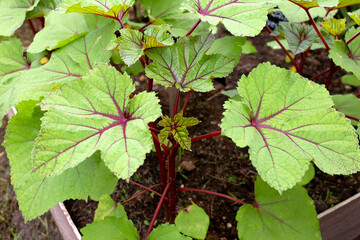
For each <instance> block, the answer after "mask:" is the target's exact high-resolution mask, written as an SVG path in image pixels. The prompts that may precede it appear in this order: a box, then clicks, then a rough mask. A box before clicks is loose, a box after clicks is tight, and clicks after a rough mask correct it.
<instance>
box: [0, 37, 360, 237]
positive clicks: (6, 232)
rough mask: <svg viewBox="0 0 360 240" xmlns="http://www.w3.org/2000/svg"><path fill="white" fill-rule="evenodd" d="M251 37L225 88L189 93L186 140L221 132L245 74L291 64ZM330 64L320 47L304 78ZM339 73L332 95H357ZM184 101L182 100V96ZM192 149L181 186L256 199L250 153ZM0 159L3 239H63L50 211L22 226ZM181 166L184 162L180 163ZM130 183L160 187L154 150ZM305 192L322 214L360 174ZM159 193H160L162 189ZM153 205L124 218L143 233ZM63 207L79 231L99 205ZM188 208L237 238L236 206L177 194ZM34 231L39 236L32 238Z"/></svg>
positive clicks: (232, 148) (202, 144) (359, 183)
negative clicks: (251, 50) (190, 122)
mask: <svg viewBox="0 0 360 240" xmlns="http://www.w3.org/2000/svg"><path fill="white" fill-rule="evenodd" d="M249 39H250V41H251V42H252V44H253V45H255V47H256V48H257V50H258V52H257V53H255V54H249V55H243V56H242V57H241V60H240V63H239V64H238V65H237V67H236V69H235V70H234V72H233V73H232V74H231V75H230V76H228V77H227V78H226V86H224V85H222V84H221V83H218V82H216V81H215V84H214V86H215V90H213V91H210V92H207V93H197V92H193V93H192V94H191V97H190V101H189V103H188V107H187V108H186V111H185V113H184V116H185V117H197V118H198V119H199V120H200V121H201V123H200V124H198V125H197V126H194V127H191V128H189V132H190V136H192V137H193V136H199V135H202V134H206V133H210V132H215V131H219V130H220V127H219V126H220V123H221V118H222V113H223V112H224V109H223V104H224V102H225V101H226V100H227V99H228V97H226V96H224V95H222V94H221V93H220V92H221V91H222V90H227V89H234V88H236V86H237V81H238V79H239V78H240V77H241V75H242V74H248V73H249V71H251V69H253V68H254V67H256V66H257V65H258V63H260V62H265V61H270V62H271V63H272V64H275V65H278V66H281V67H285V68H288V69H289V68H290V67H291V65H290V64H288V63H286V62H285V54H284V53H283V52H282V51H281V50H273V49H271V48H269V47H267V46H266V42H268V41H271V40H272V38H271V37H270V36H269V34H268V33H267V32H264V31H263V32H262V33H261V34H260V35H259V36H257V37H255V38H249ZM323 63H325V65H324V64H323ZM328 66H329V60H328V58H327V53H326V52H325V51H324V50H316V51H311V52H310V53H309V57H308V58H307V61H306V63H305V68H304V71H303V75H304V76H305V77H308V78H311V77H313V76H314V75H316V74H317V73H320V72H322V71H323V70H325V69H326V68H327V67H328ZM343 74H344V72H341V71H339V72H338V73H337V74H336V75H335V78H334V81H333V82H332V87H331V89H330V92H331V93H332V94H335V93H343V94H344V93H349V92H355V91H359V89H355V88H351V87H347V88H345V87H344V86H343V85H341V84H340V83H341V81H340V76H341V75H343ZM133 79H134V82H135V83H136V85H137V91H144V90H145V88H146V78H145V77H144V75H139V76H135V77H133ZM324 81H325V77H322V78H319V79H317V82H318V83H324ZM154 89H155V90H156V91H157V92H158V96H159V98H160V99H161V104H163V105H162V110H163V114H164V115H168V114H169V106H168V105H167V103H168V91H166V90H165V89H164V88H163V87H161V86H159V85H156V84H155V85H154ZM182 97H183V98H184V97H185V94H183V95H182ZM182 100H184V99H182ZM181 102H182V101H181ZM5 126H6V121H5V122H4V124H3V127H2V130H1V137H2V138H3V134H4V127H5ZM191 148H192V151H184V152H183V155H182V157H181V159H177V161H178V166H181V162H183V161H186V163H187V164H185V165H190V166H191V167H194V169H193V170H191V171H187V170H185V169H183V168H181V167H179V168H178V174H177V182H178V187H180V186H185V187H189V188H199V189H206V190H211V191H215V192H219V193H223V194H228V195H231V196H233V197H237V198H238V199H241V200H242V201H245V202H248V203H252V202H253V201H254V180H255V178H256V176H257V173H256V170H255V168H254V167H253V166H252V164H251V162H250V160H249V159H248V153H247V149H240V148H238V147H237V146H236V145H235V144H234V143H233V142H232V141H231V140H230V139H229V138H227V137H224V136H219V137H214V138H211V139H206V140H203V141H198V142H194V143H193V144H192V147H191ZM0 154H1V158H0V166H1V169H0V189H1V190H2V191H1V192H2V194H1V196H0V205H1V208H0V211H1V212H0V238H1V239H13V237H12V235H11V234H12V232H14V233H15V234H17V236H19V237H20V238H19V239H61V237H60V236H59V233H58V232H57V229H56V227H55V225H54V223H53V221H52V220H51V217H50V216H49V214H48V213H47V214H45V215H44V216H43V217H41V218H40V219H41V220H40V219H37V220H34V221H32V222H30V223H27V224H24V221H23V218H22V215H21V212H20V211H19V210H18V207H17V201H16V197H15V195H14V192H13V190H12V187H11V185H10V176H9V170H10V168H9V166H8V164H7V158H6V154H5V152H4V149H3V148H2V147H1V149H0ZM185 165H184V163H183V166H185ZM131 179H132V180H133V181H137V182H139V183H141V184H143V185H145V186H152V185H155V184H157V183H159V181H160V179H159V170H158V160H157V157H156V154H155V153H153V152H152V153H150V154H148V155H147V158H146V160H145V164H144V165H143V166H141V167H140V168H139V169H138V171H137V172H136V173H135V174H134V176H133V177H132V178H131ZM305 187H306V188H307V189H308V191H309V195H310V197H311V198H312V199H314V201H315V205H316V209H317V211H318V213H320V212H322V211H324V210H326V209H328V208H330V207H331V206H333V205H335V204H337V203H339V202H341V201H343V200H345V199H347V198H349V197H351V196H352V195H354V194H356V193H358V192H360V173H357V174H353V175H350V176H331V175H327V174H324V173H322V172H321V171H320V170H318V169H316V176H315V178H314V179H313V180H312V181H311V182H310V183H309V184H308V185H307V186H305ZM157 190H158V191H160V189H157ZM139 191H142V189H139V188H138V187H136V186H134V185H131V184H127V183H126V182H125V181H119V183H118V185H117V187H116V190H115V192H114V193H113V194H112V195H111V196H112V197H113V199H114V200H115V201H116V202H122V201H124V200H126V199H128V198H130V197H131V196H133V195H135V194H136V193H138V192H139ZM158 201H159V198H158V197H157V196H156V195H155V196H154V195H152V194H149V193H146V194H144V195H142V196H141V197H139V198H137V199H135V200H133V201H131V202H129V203H126V204H125V205H124V207H125V210H126V212H127V214H128V216H129V218H130V219H131V220H132V221H133V222H134V223H135V225H136V227H137V228H138V229H139V231H140V233H141V236H144V234H145V233H146V230H147V225H148V224H149V222H150V221H151V218H152V216H153V214H154V211H155V208H156V206H157V203H158ZM64 203H65V205H66V207H67V208H68V210H69V212H70V214H71V216H72V219H73V220H74V222H75V224H76V225H77V227H78V228H82V227H84V226H85V225H86V224H88V223H91V222H92V221H93V214H94V212H95V210H96V208H97V202H95V201H92V200H91V199H89V200H88V201H87V202H86V201H83V200H68V201H65V202H64ZM192 203H195V204H197V205H199V206H200V207H202V208H203V209H204V210H205V211H206V212H207V213H208V215H209V216H210V219H211V221H210V228H209V232H208V235H207V239H236V238H237V232H236V221H235V215H236V211H237V210H238V208H239V207H240V205H239V204H236V203H233V202H231V201H230V200H227V199H223V198H219V197H216V196H212V195H204V194H202V193H193V192H181V193H180V194H179V202H178V205H177V209H178V210H179V211H180V210H181V209H184V208H185V207H186V206H188V205H189V204H192ZM163 222H164V215H163V213H162V212H161V213H160V215H159V216H158V218H157V224H161V223H163ZM44 226H46V227H44ZM26 229H29V230H26ZM28 231H30V232H28ZM33 232H34V233H36V234H35V235H29V234H32V233H33ZM29 236H30V237H29Z"/></svg>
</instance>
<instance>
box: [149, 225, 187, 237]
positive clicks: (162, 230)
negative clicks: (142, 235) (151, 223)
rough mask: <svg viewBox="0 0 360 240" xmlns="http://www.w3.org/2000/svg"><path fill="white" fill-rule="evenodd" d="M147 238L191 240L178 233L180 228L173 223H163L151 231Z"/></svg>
mask: <svg viewBox="0 0 360 240" xmlns="http://www.w3.org/2000/svg"><path fill="white" fill-rule="evenodd" d="M147 239H148V240H169V239H171V240H191V239H192V238H190V237H186V236H184V235H182V234H181V233H180V229H179V228H178V227H177V226H175V225H174V224H169V223H164V224H161V225H160V226H158V227H157V228H155V229H154V230H153V231H151V233H150V235H149V237H148V238H147Z"/></svg>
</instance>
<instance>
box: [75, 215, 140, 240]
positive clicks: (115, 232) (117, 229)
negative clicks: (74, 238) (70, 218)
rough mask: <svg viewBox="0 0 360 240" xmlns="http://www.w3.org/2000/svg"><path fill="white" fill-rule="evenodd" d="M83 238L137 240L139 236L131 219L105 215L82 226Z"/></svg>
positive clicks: (88, 239)
mask: <svg viewBox="0 0 360 240" xmlns="http://www.w3.org/2000/svg"><path fill="white" fill-rule="evenodd" d="M80 231H81V233H82V234H83V237H82V238H81V239H83V240H99V239H113V240H138V239H140V236H139V234H138V232H137V229H136V227H135V226H134V224H133V223H132V221H130V220H128V219H127V218H116V217H105V219H104V220H100V221H95V222H93V223H90V224H88V225H86V227H84V228H82V229H81V230H80Z"/></svg>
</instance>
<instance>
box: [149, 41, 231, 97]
mask: <svg viewBox="0 0 360 240" xmlns="http://www.w3.org/2000/svg"><path fill="white" fill-rule="evenodd" d="M213 42H214V37H213V36H212V35H211V34H208V35H206V36H195V37H183V38H180V39H179V40H178V41H177V43H176V44H174V45H173V46H170V47H162V48H154V49H150V50H148V51H146V54H147V55H148V56H149V57H150V58H151V59H153V60H154V62H153V63H152V64H150V65H148V66H147V67H146V69H145V73H146V76H147V77H150V78H153V79H155V81H157V82H158V83H159V84H161V85H163V86H165V87H172V86H175V87H177V88H178V89H180V90H181V91H184V92H187V91H189V90H195V91H200V92H207V91H210V90H211V89H213V85H212V83H211V79H212V78H217V77H226V76H227V75H228V74H229V73H230V72H232V70H233V68H234V66H235V65H236V64H237V60H238V58H236V59H235V58H227V57H226V56H223V55H219V54H217V55H206V51H207V50H208V49H209V48H210V46H211V45H212V43H213Z"/></svg>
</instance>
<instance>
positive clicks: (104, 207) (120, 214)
mask: <svg viewBox="0 0 360 240" xmlns="http://www.w3.org/2000/svg"><path fill="white" fill-rule="evenodd" d="M112 216H114V217H116V218H126V219H127V218H128V217H127V214H126V212H125V209H124V207H123V205H121V204H117V203H115V202H114V200H112V198H111V197H110V196H109V195H102V196H101V197H100V201H99V205H98V207H97V209H96V211H95V217H94V221H99V220H104V219H105V217H112Z"/></svg>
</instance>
